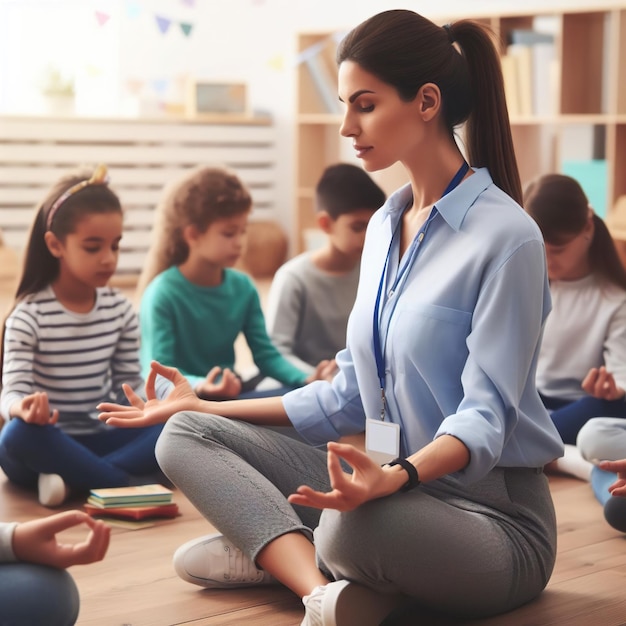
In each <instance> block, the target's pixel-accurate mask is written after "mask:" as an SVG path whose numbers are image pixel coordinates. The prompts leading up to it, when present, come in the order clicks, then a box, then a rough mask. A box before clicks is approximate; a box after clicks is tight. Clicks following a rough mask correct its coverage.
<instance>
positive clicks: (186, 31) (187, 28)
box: [180, 22, 193, 37]
mask: <svg viewBox="0 0 626 626" xmlns="http://www.w3.org/2000/svg"><path fill="white" fill-rule="evenodd" d="M192 28H193V24H187V23H185V22H181V23H180V29H181V30H182V31H183V34H184V35H185V37H189V35H191V29H192Z"/></svg>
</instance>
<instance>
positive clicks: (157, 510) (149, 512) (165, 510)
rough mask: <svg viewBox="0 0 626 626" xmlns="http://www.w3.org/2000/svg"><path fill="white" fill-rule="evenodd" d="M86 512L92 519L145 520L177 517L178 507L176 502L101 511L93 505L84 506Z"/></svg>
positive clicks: (111, 508)
mask: <svg viewBox="0 0 626 626" xmlns="http://www.w3.org/2000/svg"><path fill="white" fill-rule="evenodd" d="M83 506H84V508H85V512H86V513H88V514H89V515H91V516H92V517H121V518H124V519H135V520H140V519H145V518H149V517H177V516H178V515H179V511H178V505H177V504H176V503H175V502H170V503H169V504H162V505H160V506H120V507H110V508H108V509H101V508H99V507H97V506H93V504H88V503H87V504H85V505H83Z"/></svg>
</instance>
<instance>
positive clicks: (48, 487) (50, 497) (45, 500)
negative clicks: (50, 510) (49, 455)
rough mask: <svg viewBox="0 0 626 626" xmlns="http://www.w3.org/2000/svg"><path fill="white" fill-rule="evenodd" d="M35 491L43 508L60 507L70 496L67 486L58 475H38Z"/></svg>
mask: <svg viewBox="0 0 626 626" xmlns="http://www.w3.org/2000/svg"><path fill="white" fill-rule="evenodd" d="M37 489H38V491H39V503H40V504H41V505H43V506H49V507H54V506H60V505H61V504H63V503H64V502H65V501H66V500H67V498H68V496H69V495H70V490H69V488H68V486H67V485H66V484H65V481H64V480H63V479H62V478H61V477H60V476H59V475H58V474H39V479H38V480H37Z"/></svg>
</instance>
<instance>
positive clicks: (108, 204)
mask: <svg viewBox="0 0 626 626" xmlns="http://www.w3.org/2000/svg"><path fill="white" fill-rule="evenodd" d="M121 238H122V207H121V205H120V201H119V198H118V197H117V196H116V195H115V193H114V192H113V191H112V190H111V189H110V188H109V187H108V185H107V178H106V168H104V166H100V167H98V168H97V169H96V170H95V172H92V171H79V172H77V173H75V174H69V175H67V176H64V177H63V178H62V179H61V180H60V181H59V182H58V183H57V184H56V185H54V187H53V188H52V189H51V191H50V192H49V193H48V195H47V197H46V198H45V200H44V201H43V203H42V204H41V206H40V207H39V209H38V211H37V214H36V216H35V221H34V223H33V227H32V229H31V233H30V239H29V242H28V247H27V250H26V255H25V262H24V267H23V271H22V276H21V278H20V282H19V284H18V287H17V293H16V297H15V302H16V303H15V306H14V307H13V310H12V311H11V313H10V314H9V316H8V318H7V320H6V322H5V324H4V329H3V335H4V336H3V344H4V346H3V355H2V394H1V396H0V412H1V413H2V416H3V417H4V418H5V419H6V420H9V421H8V423H6V424H5V425H4V427H3V428H2V430H1V431H0V467H2V469H3V470H4V473H5V474H6V475H7V477H8V479H9V480H10V481H11V482H13V483H15V484H17V485H21V486H23V487H26V488H32V489H35V488H37V489H38V491H39V501H40V503H41V504H43V505H44V506H57V505H60V504H61V503H62V502H63V501H64V500H65V499H66V498H67V496H68V495H69V492H70V489H75V490H80V491H88V490H89V489H91V488H95V487H122V486H126V485H129V484H131V483H138V482H142V481H143V482H146V480H143V479H142V476H143V477H144V478H146V479H147V481H148V482H154V477H155V472H156V473H157V475H158V476H162V475H161V474H160V471H159V467H158V465H157V462H156V458H155V456H154V446H155V443H156V440H157V438H158V436H159V434H160V432H161V427H160V426H157V427H155V426H151V427H149V428H141V429H139V430H138V431H137V432H132V430H129V429H125V428H110V427H103V424H102V422H100V421H99V420H98V418H97V410H96V405H97V404H99V403H100V402H102V401H106V400H113V399H115V398H117V399H119V400H122V399H123V398H124V393H123V390H122V383H127V384H128V385H129V386H130V387H131V388H132V389H134V390H137V392H138V393H143V386H144V381H143V378H142V377H141V368H140V364H139V354H138V349H139V327H138V322H137V316H136V315H135V313H134V311H133V307H132V304H131V303H130V301H129V300H128V299H127V298H126V297H124V296H123V295H122V294H121V293H120V292H119V291H117V290H116V289H112V288H111V287H107V282H108V281H109V279H110V278H111V276H112V275H113V273H114V272H115V269H116V267H117V261H118V256H119V246H120V239H121Z"/></svg>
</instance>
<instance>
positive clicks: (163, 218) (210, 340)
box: [138, 167, 327, 400]
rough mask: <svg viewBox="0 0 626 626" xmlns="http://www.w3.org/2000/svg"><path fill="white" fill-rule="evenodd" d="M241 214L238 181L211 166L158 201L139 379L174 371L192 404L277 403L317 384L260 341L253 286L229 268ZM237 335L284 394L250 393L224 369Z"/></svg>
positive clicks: (247, 203)
mask: <svg viewBox="0 0 626 626" xmlns="http://www.w3.org/2000/svg"><path fill="white" fill-rule="evenodd" d="M251 208H252V199H251V197H250V194H249V193H248V190H247V189H246V188H245V187H244V185H243V184H242V182H241V181H240V180H239V178H238V177H237V176H236V175H235V174H234V173H233V172H230V171H228V170H226V169H224V168H220V167H199V168H197V169H194V170H190V171H189V172H186V173H185V175H184V176H183V177H182V178H181V179H180V180H178V181H176V182H175V183H174V184H173V185H172V186H171V187H170V188H169V189H167V190H166V192H165V193H164V196H163V200H162V202H161V203H160V205H159V207H158V218H157V224H156V225H155V231H154V232H155V235H154V238H153V245H152V246H151V249H150V252H149V253H148V260H147V263H146V266H145V267H144V271H143V272H142V275H141V277H140V281H139V286H138V289H139V292H140V294H141V304H140V310H139V321H140V327H141V350H140V354H141V364H142V367H143V371H144V373H145V374H146V375H147V373H148V372H149V371H150V362H151V361H153V360H156V361H159V362H160V363H163V364H166V365H170V366H172V367H176V368H177V369H178V370H180V372H181V373H182V374H183V375H184V376H185V377H186V378H187V380H188V381H189V382H190V384H191V386H192V387H193V388H194V390H195V392H196V393H197V394H198V395H199V396H200V397H203V398H212V399H218V400H219V399H228V398H236V397H241V396H242V393H243V394H244V397H246V396H248V397H249V396H259V395H281V394H282V393H285V391H287V390H288V389H292V388H295V387H299V386H301V385H304V384H306V383H308V382H310V381H311V380H313V379H314V378H316V377H317V376H321V375H322V371H323V369H324V368H325V367H326V366H327V364H326V363H321V364H320V367H319V373H314V374H309V373H308V372H304V371H302V370H301V369H299V368H297V367H295V366H294V365H292V364H291V363H289V362H288V361H287V360H286V359H284V358H283V357H282V355H281V354H280V353H279V352H278V350H277V349H276V347H275V346H274V345H273V344H272V342H271V340H270V338H269V337H268V335H267V330H266V328H265V317H264V316H263V312H262V311H261V304H260V300H259V294H258V292H257V290H256V287H255V286H254V283H253V282H252V280H251V279H250V278H249V277H248V276H247V275H246V274H244V273H243V272H239V271H237V270H235V269H233V268H232V266H233V265H234V264H235V263H236V262H237V260H238V259H239V257H240V256H241V254H242V252H243V246H244V243H245V236H246V227H247V224H248V216H249V214H250V210H251ZM144 286H145V290H144ZM142 290H143V293H142ZM241 332H243V334H244V336H245V338H246V341H247V343H248V346H249V347H250V350H251V352H252V357H253V359H254V363H255V365H256V366H257V367H258V369H259V372H260V374H261V377H265V376H268V377H271V378H273V379H275V380H277V381H279V382H280V383H282V384H283V385H284V386H285V387H283V388H280V389H271V390H269V391H267V392H260V391H254V389H249V388H246V387H245V386H244V385H243V384H242V381H241V379H240V377H239V376H238V375H237V374H236V373H235V370H234V364H235V349H234V344H235V340H236V339H237V336H238V335H239V333H241ZM256 382H258V378H257V379H256V380H255V383H256ZM251 386H253V385H251Z"/></svg>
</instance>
